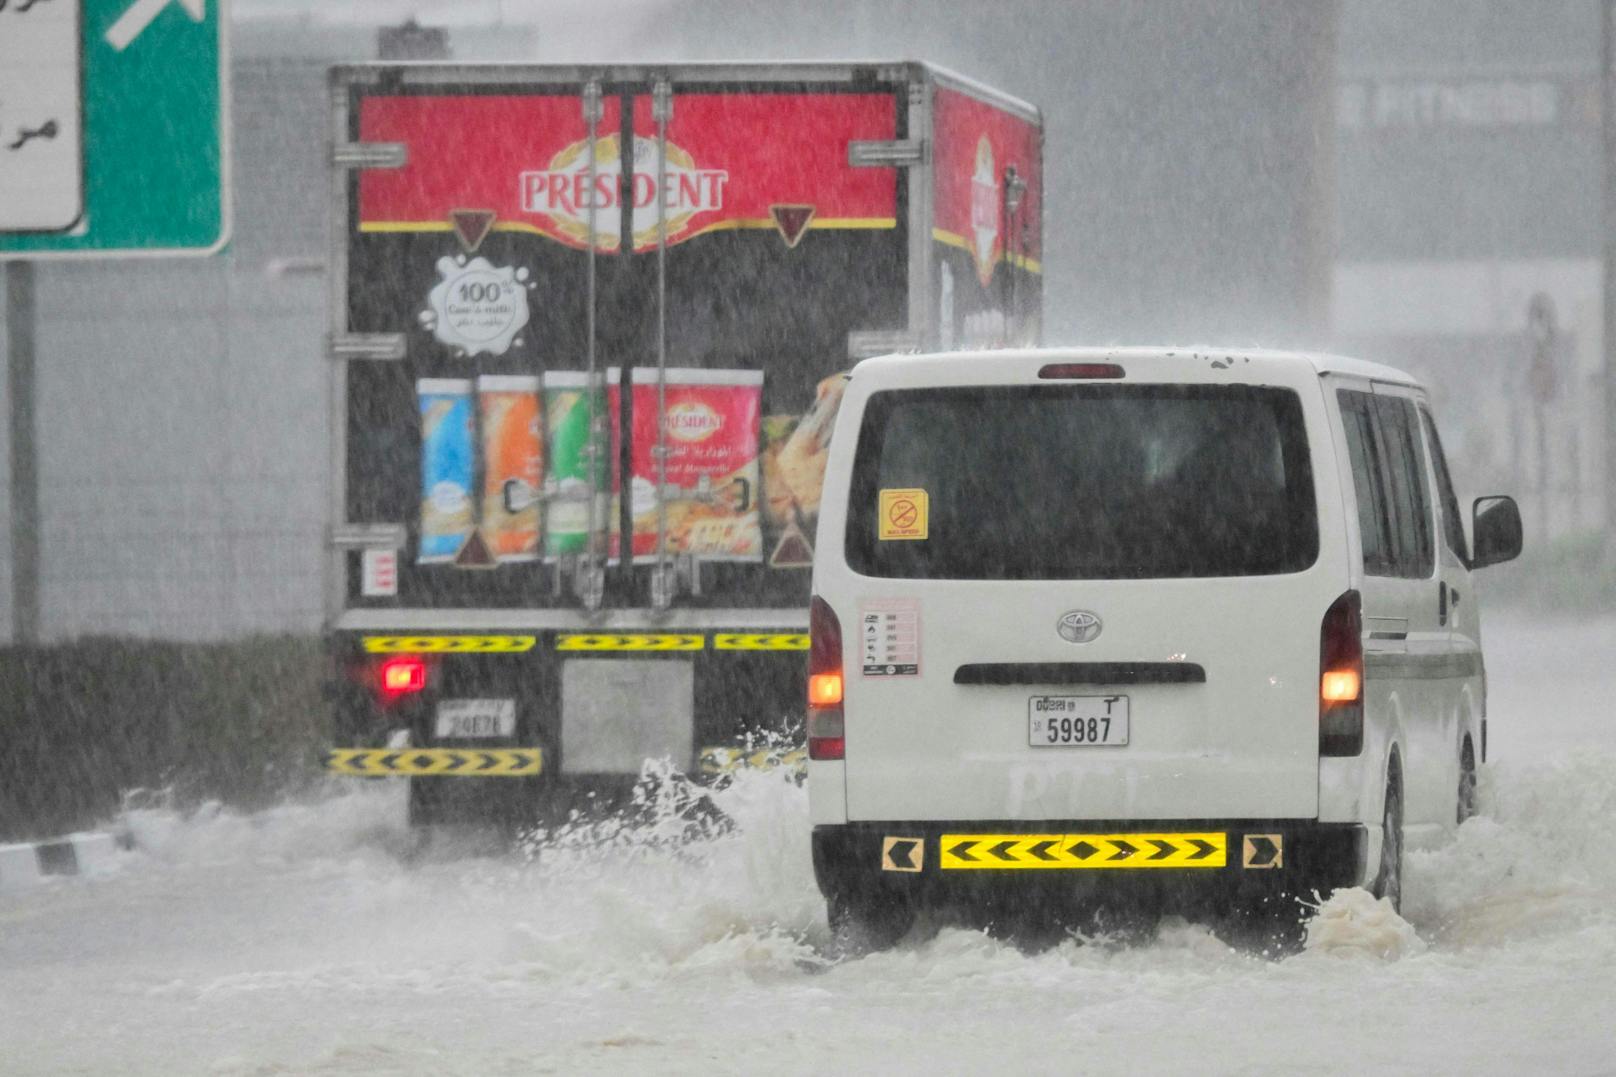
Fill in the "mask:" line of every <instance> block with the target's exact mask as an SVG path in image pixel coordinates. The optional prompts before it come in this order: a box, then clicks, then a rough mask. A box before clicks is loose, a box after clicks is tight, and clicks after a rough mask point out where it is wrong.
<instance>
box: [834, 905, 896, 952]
mask: <svg viewBox="0 0 1616 1077" xmlns="http://www.w3.org/2000/svg"><path fill="white" fill-rule="evenodd" d="M825 911H826V918H827V919H828V920H829V921H830V929H831V933H832V935H833V936H834V943H833V945H834V947H835V949H836V950H837V951H839V952H841V953H844V954H866V953H870V952H872V951H875V950H890V949H892V947H894V946H896V945H897V944H898V940H899V939H901V938H903V937H904V936H905V935H907V934H908V933H909V929H910V928H911V927H913V926H914V924H915V910H914V907H913V906H912V905H910V904H909V903H908V902H907V901H901V900H894V899H892V898H887V899H885V900H881V899H878V898H872V897H859V898H851V897H847V896H845V895H841V894H838V895H836V896H834V897H832V898H831V899H830V900H829V902H828V904H827V907H826V910H825Z"/></svg>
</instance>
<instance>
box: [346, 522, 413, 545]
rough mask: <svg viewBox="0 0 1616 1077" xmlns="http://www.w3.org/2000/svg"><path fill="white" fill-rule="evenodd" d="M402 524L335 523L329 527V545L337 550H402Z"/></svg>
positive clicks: (403, 533)
mask: <svg viewBox="0 0 1616 1077" xmlns="http://www.w3.org/2000/svg"><path fill="white" fill-rule="evenodd" d="M404 541H405V530H404V525H403V524H337V525H336V526H335V527H333V528H332V529H331V545H332V546H335V547H336V548H337V549H339V550H402V549H403V548H404Z"/></svg>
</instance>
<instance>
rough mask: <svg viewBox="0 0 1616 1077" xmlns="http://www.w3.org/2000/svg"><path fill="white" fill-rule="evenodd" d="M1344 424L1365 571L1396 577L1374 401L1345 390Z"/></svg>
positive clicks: (1342, 402)
mask: <svg viewBox="0 0 1616 1077" xmlns="http://www.w3.org/2000/svg"><path fill="white" fill-rule="evenodd" d="M1336 399H1337V401H1339V402H1340V405H1341V425H1342V427H1343V428H1344V429H1345V431H1346V435H1347V455H1348V457H1349V458H1350V462H1351V464H1352V487H1353V489H1354V490H1355V491H1356V492H1357V495H1358V533H1359V535H1360V537H1361V541H1362V543H1363V558H1364V571H1365V572H1367V573H1369V574H1370V575H1371V576H1392V575H1396V573H1395V571H1394V570H1393V566H1392V552H1391V533H1392V529H1391V514H1390V513H1389V512H1388V511H1387V508H1388V506H1387V502H1386V487H1385V483H1384V482H1383V481H1382V479H1381V467H1380V449H1379V444H1378V442H1377V440H1376V438H1375V422H1374V414H1375V411H1374V398H1373V397H1371V396H1370V395H1369V394H1368V393H1355V392H1353V391H1351V390H1350V389H1342V390H1340V391H1339V392H1337V393H1336Z"/></svg>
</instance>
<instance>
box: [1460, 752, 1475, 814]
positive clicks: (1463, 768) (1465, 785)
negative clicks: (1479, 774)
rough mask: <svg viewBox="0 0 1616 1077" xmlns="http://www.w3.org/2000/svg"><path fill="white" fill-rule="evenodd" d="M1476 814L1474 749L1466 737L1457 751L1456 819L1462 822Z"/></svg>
mask: <svg viewBox="0 0 1616 1077" xmlns="http://www.w3.org/2000/svg"><path fill="white" fill-rule="evenodd" d="M1475 814H1476V750H1475V749H1474V748H1472V747H1471V745H1470V738H1469V737H1466V738H1465V741H1464V747H1463V748H1462V749H1460V751H1459V809H1458V821H1459V822H1460V823H1463V822H1464V821H1465V820H1466V819H1469V818H1471V817H1472V816H1474V815H1475Z"/></svg>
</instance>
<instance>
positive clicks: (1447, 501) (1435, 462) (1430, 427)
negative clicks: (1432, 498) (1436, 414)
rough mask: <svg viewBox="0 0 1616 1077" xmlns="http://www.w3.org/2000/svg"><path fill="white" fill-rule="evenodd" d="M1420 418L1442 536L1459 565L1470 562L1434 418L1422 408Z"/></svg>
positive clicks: (1462, 521) (1462, 525)
mask: <svg viewBox="0 0 1616 1077" xmlns="http://www.w3.org/2000/svg"><path fill="white" fill-rule="evenodd" d="M1420 419H1421V420H1422V422H1423V424H1424V426H1425V440H1426V443H1427V444H1429V445H1430V447H1431V464H1432V466H1433V468H1434V469H1435V471H1436V492H1437V496H1438V497H1439V498H1441V500H1442V538H1443V541H1445V542H1446V543H1447V544H1448V549H1449V550H1451V551H1453V554H1454V556H1456V557H1458V558H1459V563H1460V564H1461V565H1468V564H1469V563H1470V548H1469V547H1468V546H1466V545H1465V533H1464V520H1463V519H1462V518H1461V517H1460V515H1459V499H1458V497H1457V496H1455V495H1454V492H1453V478H1452V477H1451V476H1450V475H1449V473H1448V458H1447V456H1446V455H1445V454H1444V453H1443V452H1442V438H1441V436H1440V435H1439V434H1438V433H1437V432H1436V420H1435V419H1433V418H1431V413H1430V412H1429V411H1427V410H1425V409H1424V408H1421V409H1420Z"/></svg>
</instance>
